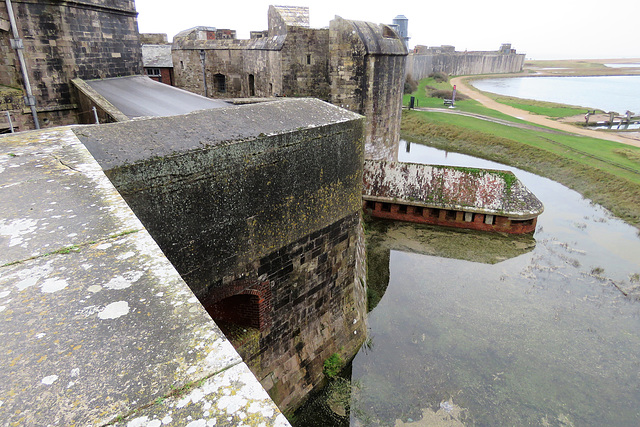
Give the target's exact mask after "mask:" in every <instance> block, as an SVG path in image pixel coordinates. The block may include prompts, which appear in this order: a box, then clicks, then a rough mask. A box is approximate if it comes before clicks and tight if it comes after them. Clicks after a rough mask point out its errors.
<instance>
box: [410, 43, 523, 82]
mask: <svg viewBox="0 0 640 427" xmlns="http://www.w3.org/2000/svg"><path fill="white" fill-rule="evenodd" d="M525 56H526V55H525V54H524V53H515V49H514V50H513V52H512V51H510V50H509V51H507V52H504V51H487V52H477V51H470V52H466V51H465V52H456V51H455V50H454V47H453V46H442V47H441V48H426V46H416V47H415V49H414V52H412V53H410V54H409V56H408V57H407V74H410V75H411V76H412V77H413V78H414V79H416V80H420V79H424V78H426V77H428V76H429V74H432V73H436V72H442V73H446V74H448V75H452V76H462V75H472V74H495V73H518V72H520V71H522V67H523V65H524V61H525Z"/></svg>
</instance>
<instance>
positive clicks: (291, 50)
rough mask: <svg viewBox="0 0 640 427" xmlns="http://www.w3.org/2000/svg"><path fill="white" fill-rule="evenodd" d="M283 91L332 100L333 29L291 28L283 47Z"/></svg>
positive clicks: (291, 94) (287, 93)
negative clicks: (330, 68) (331, 51)
mask: <svg viewBox="0 0 640 427" xmlns="http://www.w3.org/2000/svg"><path fill="white" fill-rule="evenodd" d="M282 70H284V71H285V72H284V73H282V88H283V91H282V94H283V95H284V96H312V97H315V98H320V99H322V100H324V101H329V100H330V98H331V95H330V93H331V85H330V77H329V30H328V29H309V28H304V27H289V31H288V32H287V36H286V38H285V41H284V45H283V46H282Z"/></svg>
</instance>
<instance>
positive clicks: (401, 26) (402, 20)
mask: <svg viewBox="0 0 640 427" xmlns="http://www.w3.org/2000/svg"><path fill="white" fill-rule="evenodd" d="M393 25H394V26H395V27H396V28H397V32H398V35H399V36H400V38H401V39H402V40H403V41H404V45H405V47H406V48H407V50H409V19H407V17H406V16H404V15H398V16H396V17H395V18H393Z"/></svg>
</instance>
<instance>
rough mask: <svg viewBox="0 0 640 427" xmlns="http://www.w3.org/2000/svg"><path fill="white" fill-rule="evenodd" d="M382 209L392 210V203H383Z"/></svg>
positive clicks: (384, 210) (385, 210)
mask: <svg viewBox="0 0 640 427" xmlns="http://www.w3.org/2000/svg"><path fill="white" fill-rule="evenodd" d="M380 210H381V211H383V212H391V203H383V204H382V207H381V208H380Z"/></svg>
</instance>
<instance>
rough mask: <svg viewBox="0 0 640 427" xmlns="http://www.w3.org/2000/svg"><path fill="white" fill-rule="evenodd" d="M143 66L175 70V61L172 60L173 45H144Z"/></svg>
mask: <svg viewBox="0 0 640 427" xmlns="http://www.w3.org/2000/svg"><path fill="white" fill-rule="evenodd" d="M165 37H166V35H165ZM142 65H143V66H144V67H169V68H173V60H172V59H171V45H169V44H143V45H142Z"/></svg>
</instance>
